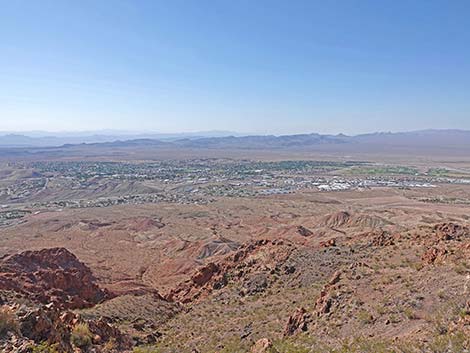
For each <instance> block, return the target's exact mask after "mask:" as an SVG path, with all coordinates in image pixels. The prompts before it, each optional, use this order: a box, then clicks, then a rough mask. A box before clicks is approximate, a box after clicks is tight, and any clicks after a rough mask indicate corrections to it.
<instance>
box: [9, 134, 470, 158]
mask: <svg viewBox="0 0 470 353" xmlns="http://www.w3.org/2000/svg"><path fill="white" fill-rule="evenodd" d="M218 133H219V132H212V134H214V135H216V136H197V135H193V134H192V133H191V134H189V136H188V134H157V135H152V134H150V135H137V136H127V135H125V136H111V135H90V136H82V137H70V136H69V137H58V136H49V137H30V136H23V135H16V134H9V135H5V136H0V147H3V148H38V147H60V146H63V147H65V148H68V149H69V148H71V147H75V146H81V147H82V148H113V147H114V148H118V147H119V148H126V147H129V148H132V147H139V148H145V147H152V148H158V147H166V148H175V149H178V148H190V149H198V148H199V149H240V150H250V149H251V150H266V149H268V150H276V149H279V150H281V149H287V150H295V149H297V150H312V149H316V150H323V151H327V150H331V151H333V150H335V151H340V150H341V151H344V152H347V151H348V150H351V151H352V150H354V151H361V152H368V151H376V152H380V151H403V150H405V149H409V150H420V151H422V150H424V149H426V150H428V151H429V150H431V149H433V150H442V151H452V150H454V151H459V152H460V153H462V151H469V150H470V131H465V130H421V131H410V132H397V133H391V132H378V133H371V134H362V135H356V136H347V135H343V134H338V135H321V134H316V133H311V134H297V135H281V136H275V135H250V136H238V135H237V136H234V135H231V136H217V134H218ZM220 133H223V132H220ZM157 137H158V138H157Z"/></svg>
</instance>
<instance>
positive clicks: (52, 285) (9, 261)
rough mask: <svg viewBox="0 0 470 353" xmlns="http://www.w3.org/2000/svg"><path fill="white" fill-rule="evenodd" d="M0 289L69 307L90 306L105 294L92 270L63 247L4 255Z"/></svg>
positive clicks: (41, 301)
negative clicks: (97, 283)
mask: <svg viewBox="0 0 470 353" xmlns="http://www.w3.org/2000/svg"><path fill="white" fill-rule="evenodd" d="M0 289H3V290H11V291H14V292H17V293H21V294H23V295H25V296H27V297H28V298H30V299H31V300H33V301H36V302H40V303H50V302H53V303H55V304H56V305H57V306H58V307H61V308H68V309H77V308H85V307H90V306H93V305H95V304H97V303H99V302H101V301H102V300H103V299H104V298H105V297H106V296H107V292H105V291H103V290H101V289H100V288H99V287H98V286H97V285H96V283H95V278H94V277H93V274H92V272H91V270H90V269H89V268H88V267H87V266H86V265H85V264H84V263H82V262H80V261H79V260H78V259H77V257H76V256H75V255H74V254H72V253H71V252H69V251H68V250H67V249H65V248H51V249H43V250H39V251H25V252H23V253H20V254H15V255H11V256H8V257H6V258H4V259H3V260H2V261H1V262H0Z"/></svg>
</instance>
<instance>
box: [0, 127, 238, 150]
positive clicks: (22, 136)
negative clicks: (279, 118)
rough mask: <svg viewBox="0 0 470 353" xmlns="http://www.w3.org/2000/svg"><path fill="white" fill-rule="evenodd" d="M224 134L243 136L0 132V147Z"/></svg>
mask: <svg viewBox="0 0 470 353" xmlns="http://www.w3.org/2000/svg"><path fill="white" fill-rule="evenodd" d="M224 136H244V135H243V134H237V133H233V132H230V131H201V132H188V133H174V134H166V133H135V132H134V133H132V132H126V131H116V130H103V131H90V132H87V131H84V132H61V133H48V132H45V131H29V132H25V133H16V132H3V133H2V132H0V147H54V146H56V147H57V146H62V145H71V144H82V143H87V144H96V143H109V142H117V141H130V140H149V141H150V140H163V141H174V140H180V139H196V138H206V137H207V138H213V137H224Z"/></svg>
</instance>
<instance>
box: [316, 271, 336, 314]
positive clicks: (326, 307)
mask: <svg viewBox="0 0 470 353" xmlns="http://www.w3.org/2000/svg"><path fill="white" fill-rule="evenodd" d="M340 279H341V272H340V271H336V272H335V273H334V274H333V276H332V277H331V278H330V280H329V281H328V283H327V284H325V286H324V287H323V289H322V290H321V292H320V296H319V297H318V299H317V301H316V302H315V311H316V313H317V316H322V315H324V314H328V313H329V312H330V310H331V306H332V305H333V297H332V295H331V292H332V290H333V288H334V286H335V285H336V284H337V283H338V282H339V281H340Z"/></svg>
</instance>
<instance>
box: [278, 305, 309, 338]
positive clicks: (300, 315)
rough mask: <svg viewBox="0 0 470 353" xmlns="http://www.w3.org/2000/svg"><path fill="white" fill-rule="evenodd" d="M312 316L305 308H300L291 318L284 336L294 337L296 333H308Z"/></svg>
mask: <svg viewBox="0 0 470 353" xmlns="http://www.w3.org/2000/svg"><path fill="white" fill-rule="evenodd" d="M309 319H310V315H309V314H308V313H307V310H305V309H304V308H298V309H297V310H296V311H295V313H294V314H292V315H291V316H290V317H289V320H288V321H287V324H286V327H285V328H284V336H292V335H294V334H296V333H299V332H302V331H307V328H308V322H309Z"/></svg>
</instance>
